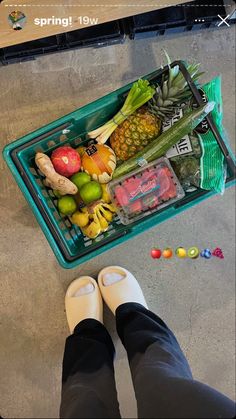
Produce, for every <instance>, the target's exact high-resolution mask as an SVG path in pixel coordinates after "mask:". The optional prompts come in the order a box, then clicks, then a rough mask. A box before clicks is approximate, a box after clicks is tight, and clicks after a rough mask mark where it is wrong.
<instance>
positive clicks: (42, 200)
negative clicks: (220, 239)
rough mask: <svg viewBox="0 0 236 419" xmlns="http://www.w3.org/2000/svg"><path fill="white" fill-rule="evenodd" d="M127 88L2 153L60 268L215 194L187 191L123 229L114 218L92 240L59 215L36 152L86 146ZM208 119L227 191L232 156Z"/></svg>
mask: <svg viewBox="0 0 236 419" xmlns="http://www.w3.org/2000/svg"><path fill="white" fill-rule="evenodd" d="M175 65H179V67H180V70H181V71H182V73H183V75H184V77H185V79H186V81H187V82H188V84H189V87H190V89H191V91H192V93H193V96H194V97H195V100H196V102H197V103H198V104H199V105H200V104H201V103H202V99H201V95H200V93H199V92H198V90H197V88H196V86H195V84H194V83H193V81H192V79H191V77H190V75H189V73H188V72H187V70H186V67H185V65H184V63H183V62H181V61H175V62H174V63H172V64H171V66H172V67H174V66H175ZM167 71H168V66H166V67H164V68H162V69H160V70H157V71H155V72H153V73H151V74H149V75H147V76H145V78H147V79H148V80H150V81H154V80H155V81H158V80H160V78H161V76H162V75H163V73H165V72H167ZM131 85H132V83H130V84H128V85H126V86H124V87H122V88H120V89H118V90H116V91H115V92H112V93H110V94H108V95H106V96H104V97H102V98H101V99H98V100H96V101H95V102H93V103H90V104H88V105H86V106H84V107H82V108H80V109H78V110H76V111H75V112H72V113H70V114H68V115H66V116H64V117H62V118H60V119H58V120H56V121H54V122H52V123H50V124H48V125H46V126H44V127H42V128H40V129H38V130H36V131H34V132H32V133H30V134H28V135H26V136H24V137H22V138H20V139H19V140H17V141H15V142H13V143H11V144H9V145H7V146H6V147H5V149H4V151H3V156H4V159H5V160H6V162H7V165H8V167H9V168H10V170H11V172H12V174H13V176H14V178H15V180H16V182H17V184H18V185H19V187H20V189H21V191H22V192H23V194H24V196H25V198H26V200H27V201H28V203H29V205H30V206H31V208H32V210H33V213H34V215H35V217H36V218H37V220H38V222H39V224H40V226H41V228H42V230H43V232H44V234H45V236H46V238H47V240H48V242H49V244H50V245H51V247H52V250H53V251H54V253H55V255H56V257H57V260H58V262H59V263H60V265H61V266H63V267H64V268H74V267H76V266H78V265H79V264H81V263H83V262H85V261H88V260H90V259H91V258H93V257H94V256H97V255H99V254H101V253H103V252H105V251H106V250H108V249H111V248H112V247H115V246H117V245H118V244H121V243H124V242H125V241H126V240H128V239H131V238H132V237H134V236H136V235H137V234H139V233H142V232H144V231H146V230H147V229H149V228H151V227H153V226H155V225H157V224H159V223H161V222H163V221H166V220H167V219H169V218H170V217H174V216H176V215H177V214H179V213H180V212H182V211H185V210H186V209H187V208H190V207H192V206H193V205H195V204H197V203H199V202H201V201H202V200H204V199H206V198H208V197H210V196H212V195H214V193H213V192H212V191H203V190H197V191H194V192H191V193H188V194H186V196H185V197H184V198H183V199H182V200H180V201H178V202H177V203H174V204H172V205H170V206H168V207H166V208H164V209H163V210H162V211H158V212H155V213H153V214H151V215H149V216H147V217H146V218H143V219H141V220H139V221H136V222H134V223H132V224H130V225H128V226H127V225H122V224H121V222H120V220H119V218H118V217H116V218H115V219H114V221H113V222H112V223H111V224H110V226H109V229H108V231H106V232H105V233H102V234H100V235H99V236H98V237H97V238H96V239H94V240H91V239H89V238H87V237H85V236H84V235H83V234H82V233H81V231H80V229H79V228H78V227H77V226H75V225H73V224H71V222H70V220H69V218H68V217H62V216H61V214H60V213H59V212H58V209H57V198H56V197H55V196H54V194H53V191H52V190H51V189H49V188H47V187H45V185H44V183H43V176H42V174H41V173H40V171H39V170H38V169H37V167H36V165H35V162H34V158H35V153H36V152H37V151H42V152H44V153H47V154H49V155H50V154H51V152H52V151H53V150H54V149H55V148H57V147H58V146H61V145H68V144H70V145H71V146H72V147H78V146H79V145H83V144H86V143H88V138H87V135H86V134H87V132H88V131H91V130H93V129H95V128H97V127H99V126H100V125H102V124H103V123H105V122H106V121H107V120H108V119H110V118H111V117H113V116H114V114H115V113H116V112H117V111H118V110H119V109H120V108H121V106H122V104H123V102H124V97H125V96H126V95H127V93H128V91H129V89H130V87H131ZM207 119H208V123H209V125H210V128H211V129H212V131H213V133H214V135H215V138H216V140H217V141H218V144H219V146H220V148H221V150H222V152H223V154H224V156H225V161H226V163H227V167H228V176H227V181H226V187H229V186H231V185H232V184H233V183H234V182H235V160H234V157H233V153H232V151H231V150H230V149H229V147H228V146H226V144H225V143H224V141H223V139H222V138H221V136H220V134H219V132H218V131H217V129H216V127H215V125H214V123H213V121H212V118H211V116H210V115H209V116H208V117H207Z"/></svg>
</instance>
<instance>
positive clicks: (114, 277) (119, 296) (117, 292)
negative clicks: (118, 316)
mask: <svg viewBox="0 0 236 419" xmlns="http://www.w3.org/2000/svg"><path fill="white" fill-rule="evenodd" d="M98 285H99V288H100V291H101V294H102V297H103V299H104V301H105V303H106V304H107V305H108V307H109V308H110V310H111V311H112V312H113V314H115V312H116V309H117V307H119V306H120V305H121V304H124V303H139V304H142V305H143V306H144V307H146V308H148V307H147V303H146V301H145V298H144V295H143V292H142V290H141V288H140V286H139V284H138V281H137V279H136V278H135V277H134V276H133V275H132V274H131V272H129V271H127V269H125V268H122V267H121V266H108V267H107V268H104V269H102V270H101V272H100V273H99V275H98Z"/></svg>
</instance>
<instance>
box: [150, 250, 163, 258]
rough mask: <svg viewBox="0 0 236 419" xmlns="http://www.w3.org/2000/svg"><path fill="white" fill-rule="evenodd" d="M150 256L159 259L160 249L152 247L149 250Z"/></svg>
mask: <svg viewBox="0 0 236 419" xmlns="http://www.w3.org/2000/svg"><path fill="white" fill-rule="evenodd" d="M151 257H152V258H153V259H160V257H161V250H160V249H152V250H151Z"/></svg>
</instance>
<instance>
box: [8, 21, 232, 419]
mask: <svg viewBox="0 0 236 419" xmlns="http://www.w3.org/2000/svg"><path fill="white" fill-rule="evenodd" d="M163 47H164V48H166V49H167V50H168V53H169V54H170V56H171V57H172V59H178V58H183V59H188V60H190V61H191V60H197V61H199V62H201V63H202V68H203V69H204V70H205V72H206V73H205V76H204V80H209V79H210V78H211V77H213V76H215V75H216V74H218V73H221V74H222V88H223V99H224V106H225V119H224V123H225V126H226V128H227V130H228V133H229V137H230V140H231V142H232V141H233V140H234V135H235V133H234V125H235V124H234V112H235V110H234V99H235V95H234V87H235V86H234V58H235V52H234V48H235V44H234V28H230V29H227V28H224V29H223V28H222V29H221V30H220V29H216V30H206V31H204V32H195V33H194V32H193V33H185V34H182V35H178V36H177V37H176V38H173V37H169V38H156V39H144V40H140V41H135V42H131V41H127V42H126V43H125V44H124V45H117V46H113V47H107V48H101V49H84V50H77V51H68V52H63V53H61V54H56V55H52V56H46V57H42V58H38V59H37V60H36V61H33V62H26V63H23V64H14V65H10V66H8V67H2V68H0V98H1V111H0V141H1V145H2V146H4V145H5V144H6V143H8V142H10V141H12V140H13V139H14V138H19V137H20V136H22V135H24V134H26V133H28V132H30V131H32V130H33V129H36V128H38V127H40V126H42V125H44V124H47V123H48V122H50V121H52V120H54V119H56V118H58V117H60V116H62V115H64V114H66V113H68V112H70V111H72V110H74V109H76V108H77V107H79V106H81V105H83V104H85V103H88V102H90V101H92V100H93V99H95V98H97V97H99V96H101V95H103V94H105V93H107V92H110V91H111V90H114V89H115V88H117V87H119V86H121V85H123V84H125V83H127V82H128V81H131V80H133V79H135V78H137V77H138V76H141V75H142V74H145V73H148V72H150V71H151V70H152V69H155V68H157V67H159V66H160V65H161V63H162V62H163V61H162V60H163V58H162V52H161V49H162V48H163ZM0 169H1V177H0V198H1V208H0V220H1V230H0V236H1V240H0V266H1V281H0V312H1V338H0V342H1V344H0V345H1V359H0V369H1V380H0V395H1V396H0V398H1V403H0V404H1V415H2V416H5V417H16V418H20V417H21V418H23V417H24V418H26V417H27V418H43V417H45V418H46V417H47V418H48V417H51V418H52V417H56V416H57V414H58V406H59V400H60V376H61V360H62V354H63V347H64V340H65V337H66V335H67V333H68V330H67V324H66V318H65V313H64V293H65V290H66V288H67V286H68V284H69V283H70V281H71V280H72V279H73V278H75V277H76V276H78V275H80V274H94V275H96V273H97V272H98V271H99V269H100V268H101V267H103V266H104V265H107V264H120V265H123V266H125V267H126V268H128V269H130V270H131V271H132V272H133V273H134V274H135V275H136V276H137V278H138V280H139V281H140V283H141V286H142V288H143V290H144V293H145V296H146V298H147V301H148V303H149V305H150V308H151V309H153V310H154V311H155V312H157V313H158V314H159V315H161V316H162V317H163V318H164V320H165V321H166V322H167V323H168V324H169V326H170V327H171V328H172V329H173V330H174V331H175V333H176V335H177V337H178V339H179V341H180V343H181V345H182V347H183V350H184V351H185V353H186V354H187V357H188V359H189V361H190V364H191V366H192V370H193V374H194V376H195V378H196V379H199V380H202V381H204V382H205V383H208V384H210V385H212V386H214V387H216V388H217V389H219V390H221V391H222V392H224V393H225V394H227V395H228V396H230V397H232V398H233V397H234V384H235V376H234V370H235V368H234V336H235V334H234V327H235V324H234V273H235V259H234V247H235V242H234V205H235V201H234V190H233V189H231V190H228V191H226V193H225V195H224V196H222V197H221V196H218V197H214V198H212V199H210V200H208V201H205V202H204V203H202V204H201V205H199V206H197V207H194V208H192V209H191V210H189V211H187V212H185V213H183V214H182V215H180V216H178V217H177V218H175V219H172V220H170V221H168V222H166V223H165V224H162V225H160V226H158V227H155V228H153V229H152V230H151V231H149V232H146V233H144V234H143V235H141V236H139V237H137V238H136V239H134V240H132V241H130V242H128V243H125V244H124V245H122V246H119V247H118V248H116V249H114V250H111V251H109V252H107V253H105V254H103V255H102V256H100V257H98V258H96V259H93V260H91V261H90V262H88V263H86V264H85V265H83V266H80V267H79V268H77V269H74V270H71V271H65V270H63V269H62V268H60V267H59V266H58V264H57V262H56V260H55V258H54V256H53V254H52V252H51V250H50V248H49V245H48V243H47V242H46V240H45V238H44V236H43V233H42V232H41V230H40V228H39V226H38V224H37V222H36V221H35V219H34V217H33V215H32V213H31V211H30V210H29V208H28V206H27V203H26V202H25V200H24V198H23V196H22V194H21V192H20V191H19V189H18V187H17V186H16V184H15V182H14V181H13V178H12V177H11V175H10V173H9V171H8V170H7V168H6V165H5V163H4V162H3V161H2V160H1V161H0ZM154 245H158V246H160V248H164V247H166V246H171V247H173V248H175V247H177V246H179V245H183V246H186V247H188V246H190V245H198V246H199V247H201V248H203V247H205V246H209V247H211V248H212V247H213V246H220V247H222V248H223V249H224V251H225V256H226V257H225V259H224V260H223V261H221V260H217V259H214V260H211V261H205V260H197V261H195V262H192V261H190V260H188V261H187V260H186V261H180V260H177V259H176V258H173V260H169V261H162V260H161V261H159V262H155V261H153V260H151V259H150V257H149V251H150V249H151V247H152V246H154ZM106 319H107V325H108V328H109V330H111V332H112V335H113V336H114V340H115V342H116V345H117V359H116V367H117V368H116V375H117V386H118V391H119V397H120V402H121V410H122V412H123V416H124V417H134V415H135V412H136V407H135V401H134V396H133V391H132V387H131V380H130V375H129V370H128V364H127V361H126V357H125V352H124V350H123V348H122V347H121V344H120V343H119V342H118V340H117V336H116V334H115V331H114V320H113V319H112V317H111V315H110V314H107V315H106Z"/></svg>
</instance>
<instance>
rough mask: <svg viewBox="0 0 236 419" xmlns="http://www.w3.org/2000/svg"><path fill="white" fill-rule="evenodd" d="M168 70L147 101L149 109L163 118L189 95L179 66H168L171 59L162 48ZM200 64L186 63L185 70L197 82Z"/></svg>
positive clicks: (200, 73) (189, 92) (199, 74)
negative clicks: (150, 98)
mask: <svg viewBox="0 0 236 419" xmlns="http://www.w3.org/2000/svg"><path fill="white" fill-rule="evenodd" d="M164 53H165V56H166V59H167V64H168V66H169V72H168V74H167V75H166V74H165V75H163V78H162V82H161V83H160V84H156V86H155V87H156V93H155V95H154V96H153V98H152V100H150V101H149V110H150V111H151V112H152V113H154V114H157V115H159V116H160V117H161V118H164V117H165V116H167V115H171V114H172V113H173V112H174V105H175V104H176V103H178V102H181V101H184V100H186V99H188V98H189V97H190V96H191V91H190V89H189V86H188V83H187V81H186V80H185V78H184V76H183V74H182V73H181V71H180V70H179V66H178V65H176V66H175V67H170V64H171V59H170V57H169V55H168V54H167V52H166V51H165V50H164ZM199 67H200V64H188V65H187V70H188V72H189V74H190V76H191V77H192V80H193V81H194V82H197V81H198V79H199V77H200V76H201V75H202V74H203V73H202V72H200V71H199Z"/></svg>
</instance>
